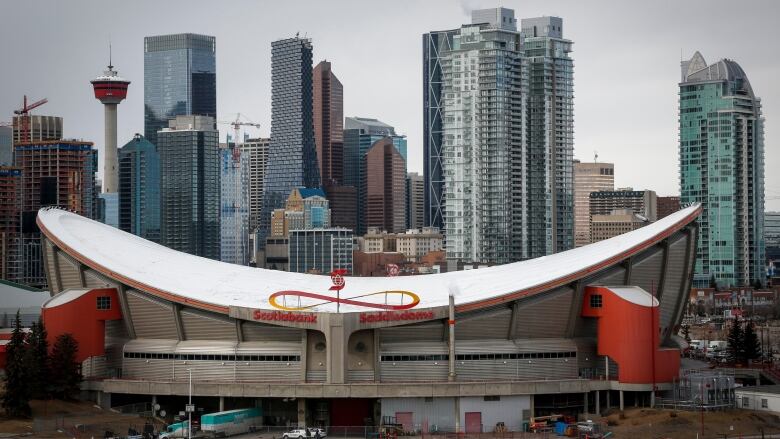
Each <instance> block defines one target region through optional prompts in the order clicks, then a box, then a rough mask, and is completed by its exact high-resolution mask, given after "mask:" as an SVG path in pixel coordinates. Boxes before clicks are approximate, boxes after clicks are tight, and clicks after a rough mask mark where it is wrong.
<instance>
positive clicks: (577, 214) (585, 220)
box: [574, 160, 615, 247]
mask: <svg viewBox="0 0 780 439" xmlns="http://www.w3.org/2000/svg"><path fill="white" fill-rule="evenodd" d="M613 189H615V165H614V164H612V163H598V162H594V163H580V162H578V161H576V160H575V162H574V245H575V246H576V247H582V246H583V245H586V244H590V243H591V240H590V194H591V192H597V191H611V190H613Z"/></svg>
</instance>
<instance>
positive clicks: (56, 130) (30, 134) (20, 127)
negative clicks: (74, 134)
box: [12, 114, 62, 145]
mask: <svg viewBox="0 0 780 439" xmlns="http://www.w3.org/2000/svg"><path fill="white" fill-rule="evenodd" d="M12 125H13V142H14V145H18V144H20V143H25V142H48V141H50V140H60V139H62V118H61V117H59V116H40V115H37V114H30V115H20V116H14V118H13V122H12ZM25 125H26V126H25ZM25 133H26V134H25Z"/></svg>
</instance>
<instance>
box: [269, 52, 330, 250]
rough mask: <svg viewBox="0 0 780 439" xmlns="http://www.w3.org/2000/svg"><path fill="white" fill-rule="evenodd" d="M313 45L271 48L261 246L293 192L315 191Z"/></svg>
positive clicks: (317, 174) (318, 182)
mask: <svg viewBox="0 0 780 439" xmlns="http://www.w3.org/2000/svg"><path fill="white" fill-rule="evenodd" d="M312 101H313V99H312V45H311V40H309V39H307V38H299V37H298V36H296V37H295V38H288V39H284V40H279V41H274V42H273V43H271V147H270V150H269V153H268V164H267V166H266V172H265V186H264V191H263V210H262V213H261V215H260V233H259V236H258V242H260V243H264V242H265V237H266V236H267V235H268V228H269V227H270V221H271V212H273V210H274V209H277V208H280V207H283V206H284V202H285V199H286V198H287V196H288V195H289V194H290V190H292V189H293V188H295V187H301V186H303V187H312V188H313V187H319V186H320V175H319V170H318V163H317V150H316V145H315V141H314V117H313V114H312V113H313V102H312Z"/></svg>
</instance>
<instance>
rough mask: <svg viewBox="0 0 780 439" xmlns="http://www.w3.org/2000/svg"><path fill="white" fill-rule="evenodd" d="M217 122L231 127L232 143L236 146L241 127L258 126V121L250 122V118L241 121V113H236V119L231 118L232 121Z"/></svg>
mask: <svg viewBox="0 0 780 439" xmlns="http://www.w3.org/2000/svg"><path fill="white" fill-rule="evenodd" d="M244 118H245V119H247V120H248V118H246V117H244ZM217 123H221V124H225V125H230V126H232V127H233V136H234V137H233V143H235V144H236V146H238V143H239V135H240V131H241V127H255V128H260V124H259V123H254V122H252V121H250V120H248V121H246V122H244V121H242V120H241V113H236V120H233V121H226V120H220V121H219V122H217ZM242 143H243V142H242Z"/></svg>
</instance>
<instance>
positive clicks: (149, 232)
mask: <svg viewBox="0 0 780 439" xmlns="http://www.w3.org/2000/svg"><path fill="white" fill-rule="evenodd" d="M119 228H120V229H122V230H124V231H125V232H130V233H132V234H133V235H137V236H140V237H141V238H144V239H148V240H150V241H154V242H160V154H159V153H158V152H157V147H156V146H154V145H153V144H152V143H151V142H149V141H148V140H146V139H145V138H144V137H143V136H142V135H140V134H136V135H135V137H133V139H132V140H130V141H129V142H127V143H125V145H124V146H123V147H122V148H121V149H120V150H119Z"/></svg>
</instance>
